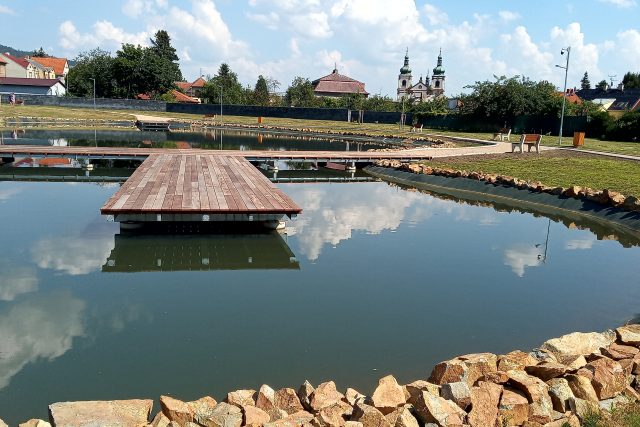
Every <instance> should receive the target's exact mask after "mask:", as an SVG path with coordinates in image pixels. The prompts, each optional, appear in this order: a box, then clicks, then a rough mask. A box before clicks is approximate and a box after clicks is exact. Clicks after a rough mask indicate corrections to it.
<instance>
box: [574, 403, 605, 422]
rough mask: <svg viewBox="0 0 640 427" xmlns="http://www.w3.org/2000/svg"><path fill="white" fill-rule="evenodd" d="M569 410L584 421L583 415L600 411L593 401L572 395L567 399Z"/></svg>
mask: <svg viewBox="0 0 640 427" xmlns="http://www.w3.org/2000/svg"><path fill="white" fill-rule="evenodd" d="M569 406H570V407H571V412H573V413H574V414H576V415H577V416H578V418H579V419H580V421H584V419H585V417H587V416H588V415H591V414H597V413H600V407H599V406H598V404H597V403H595V402H590V401H588V400H584V399H580V398H578V397H573V398H571V399H570V400H569Z"/></svg>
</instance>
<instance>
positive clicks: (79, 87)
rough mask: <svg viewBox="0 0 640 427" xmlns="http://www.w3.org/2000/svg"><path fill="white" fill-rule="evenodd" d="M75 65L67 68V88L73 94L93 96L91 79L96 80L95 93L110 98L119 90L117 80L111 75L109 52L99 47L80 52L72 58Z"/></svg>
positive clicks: (111, 60)
mask: <svg viewBox="0 0 640 427" xmlns="http://www.w3.org/2000/svg"><path fill="white" fill-rule="evenodd" d="M74 62H75V63H76V65H75V66H74V67H73V68H71V69H70V70H69V75H68V76H67V81H68V82H69V87H68V90H69V92H70V93H72V94H73V95H75V96H85V97H92V96H93V81H92V79H95V80H96V95H97V96H98V97H101V98H110V97H114V96H116V95H117V93H118V92H119V90H120V89H119V87H118V82H117V80H116V79H115V77H114V75H113V69H114V67H113V65H114V59H113V58H112V57H111V55H110V54H109V52H107V51H104V50H101V49H99V48H96V49H93V50H90V51H88V52H81V53H80V54H78V56H77V57H76V58H75V59H74Z"/></svg>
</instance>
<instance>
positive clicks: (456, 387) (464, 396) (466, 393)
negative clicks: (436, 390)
mask: <svg viewBox="0 0 640 427" xmlns="http://www.w3.org/2000/svg"><path fill="white" fill-rule="evenodd" d="M440 396H442V397H443V398H445V399H447V400H451V401H453V402H454V403H455V404H456V405H458V406H459V407H460V409H464V410H466V409H467V407H468V406H469V405H470V404H471V388H470V387H469V386H468V385H467V383H466V382H463V381H458V382H457V383H447V384H443V385H442V387H441V388H440Z"/></svg>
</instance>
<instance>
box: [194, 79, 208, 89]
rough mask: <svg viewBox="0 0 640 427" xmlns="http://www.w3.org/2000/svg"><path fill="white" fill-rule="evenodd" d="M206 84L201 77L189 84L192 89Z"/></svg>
mask: <svg viewBox="0 0 640 427" xmlns="http://www.w3.org/2000/svg"><path fill="white" fill-rule="evenodd" d="M206 83H207V81H206V80H205V79H203V78H202V77H198V78H197V79H196V80H195V81H194V82H193V83H191V86H192V87H204V85H205V84H206Z"/></svg>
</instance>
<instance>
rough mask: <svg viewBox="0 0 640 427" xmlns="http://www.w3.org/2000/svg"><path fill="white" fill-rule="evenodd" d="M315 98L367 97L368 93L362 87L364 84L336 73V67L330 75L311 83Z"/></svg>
mask: <svg viewBox="0 0 640 427" xmlns="http://www.w3.org/2000/svg"><path fill="white" fill-rule="evenodd" d="M311 84H312V85H313V93H314V94H315V96H326V97H329V98H341V97H343V96H348V95H363V96H364V97H365V98H367V97H368V96H369V92H367V90H366V89H365V87H364V83H362V82H359V81H358V80H355V79H352V78H351V77H348V76H345V75H343V74H340V73H339V72H338V67H337V66H336V67H335V68H334V69H333V71H332V72H331V74H328V75H326V76H324V77H320V78H319V79H316V80H314V81H312V82H311Z"/></svg>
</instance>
